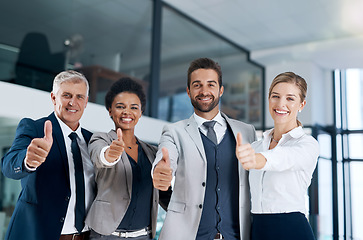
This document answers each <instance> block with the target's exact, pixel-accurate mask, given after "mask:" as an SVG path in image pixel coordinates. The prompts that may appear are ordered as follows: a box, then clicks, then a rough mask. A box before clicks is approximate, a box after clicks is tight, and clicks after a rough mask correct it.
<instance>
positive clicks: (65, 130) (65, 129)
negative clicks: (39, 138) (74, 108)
mask: <svg viewBox="0 0 363 240" xmlns="http://www.w3.org/2000/svg"><path fill="white" fill-rule="evenodd" d="M54 115H55V118H56V119H57V121H58V123H59V126H60V128H61V130H62V133H63V135H64V136H69V134H71V133H72V132H75V133H77V135H78V137H79V138H81V136H82V132H81V129H82V127H81V123H79V125H78V128H77V129H76V131H73V130H72V129H71V128H70V127H68V126H67V125H66V124H65V123H64V122H63V121H62V120H61V119H60V118H59V117H58V116H57V114H54ZM81 139H82V138H81Z"/></svg>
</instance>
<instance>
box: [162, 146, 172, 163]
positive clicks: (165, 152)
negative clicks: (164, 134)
mask: <svg viewBox="0 0 363 240" xmlns="http://www.w3.org/2000/svg"><path fill="white" fill-rule="evenodd" d="M161 152H162V153H163V161H164V162H165V163H166V164H167V165H168V166H169V167H170V159H169V152H168V149H167V148H165V147H163V148H162V149H161Z"/></svg>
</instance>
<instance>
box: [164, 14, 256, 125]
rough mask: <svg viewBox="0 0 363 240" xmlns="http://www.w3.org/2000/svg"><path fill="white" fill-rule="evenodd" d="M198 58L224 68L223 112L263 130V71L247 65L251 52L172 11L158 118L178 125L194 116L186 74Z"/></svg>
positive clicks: (167, 27)
mask: <svg viewBox="0 0 363 240" xmlns="http://www.w3.org/2000/svg"><path fill="white" fill-rule="evenodd" d="M176 29H177V31H176ZM199 57H209V58H212V59H214V60H215V61H217V62H218V63H219V64H220V65H221V67H222V73H223V85H224V94H223V97H222V98H221V110H222V111H223V112H224V113H226V114H227V115H228V116H230V117H232V118H235V119H239V120H242V121H245V122H248V123H252V124H254V125H255V127H256V128H258V129H261V128H262V99H263V98H262V97H263V96H262V85H263V84H262V81H263V69H262V68H261V67H260V66H258V65H256V64H254V63H251V62H250V61H248V52H246V51H244V50H243V49H241V48H240V47H238V46H236V45H234V44H232V43H230V42H228V41H226V40H225V39H223V38H221V37H219V36H216V35H215V34H214V33H213V32H210V31H208V29H206V28H204V27H203V26H201V25H199V24H196V23H195V22H193V21H192V20H191V19H188V18H186V17H185V16H183V15H182V14H180V13H178V12H177V11H175V10H173V9H170V8H164V9H163V22H162V42H161V72H160V97H159V103H160V104H159V111H158V114H159V118H161V119H164V120H167V121H172V122H175V121H178V120H181V119H185V118H189V117H190V116H191V114H192V113H193V107H192V105H191V103H190V99H189V97H188V95H187V94H186V87H187V70H188V67H189V63H190V62H191V61H192V60H194V59H195V58H199Z"/></svg>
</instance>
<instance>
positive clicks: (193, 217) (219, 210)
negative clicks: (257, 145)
mask: <svg viewBox="0 0 363 240" xmlns="http://www.w3.org/2000/svg"><path fill="white" fill-rule="evenodd" d="M187 93H188V96H189V97H190V100H191V103H192V105H193V107H194V114H193V115H192V116H191V117H190V118H189V119H186V120H183V121H180V122H177V123H174V124H170V125H167V126H165V127H164V129H163V134H162V137H161V140H160V144H159V150H158V152H157V155H156V159H155V162H154V164H153V182H154V186H155V187H156V188H158V189H160V190H166V189H167V188H168V187H169V186H170V183H171V178H172V176H175V184H174V189H173V194H172V197H171V199H170V203H169V207H168V211H167V215H166V219H165V221H164V225H163V228H162V231H161V234H160V238H159V239H160V240H170V239H173V240H179V239H180V240H185V239H188V240H191V239H197V240H211V239H243V240H247V239H249V235H250V194H249V184H248V173H247V172H246V171H245V170H244V169H243V168H241V167H240V164H238V160H237V158H236V156H235V149H236V140H235V138H236V135H237V133H238V132H240V133H242V136H243V138H244V139H243V140H244V142H253V141H254V140H255V139H256V134H255V130H254V127H253V126H252V125H248V124H245V123H242V122H240V121H236V120H232V119H230V118H228V117H227V116H226V115H225V114H224V113H222V112H220V111H219V99H220V97H221V96H222V94H223V86H222V72H221V69H220V66H219V65H218V63H216V62H214V61H213V60H211V59H209V58H200V59H196V60H194V61H193V62H192V63H191V64H190V67H189V69H188V85H187Z"/></svg>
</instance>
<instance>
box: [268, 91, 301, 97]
mask: <svg viewBox="0 0 363 240" xmlns="http://www.w3.org/2000/svg"><path fill="white" fill-rule="evenodd" d="M272 94H277V95H281V94H280V93H277V92H271V95H272ZM287 96H292V97H296V95H295V94H293V93H288V94H287Z"/></svg>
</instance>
